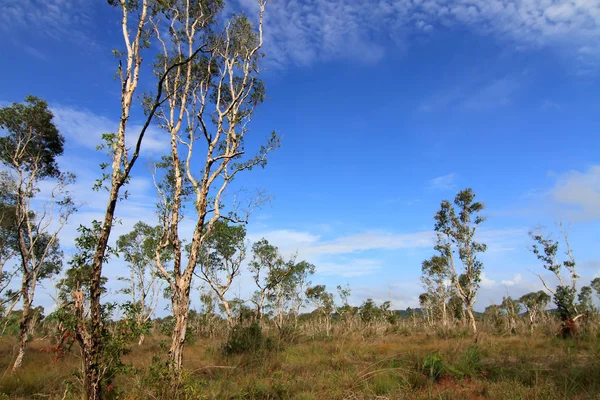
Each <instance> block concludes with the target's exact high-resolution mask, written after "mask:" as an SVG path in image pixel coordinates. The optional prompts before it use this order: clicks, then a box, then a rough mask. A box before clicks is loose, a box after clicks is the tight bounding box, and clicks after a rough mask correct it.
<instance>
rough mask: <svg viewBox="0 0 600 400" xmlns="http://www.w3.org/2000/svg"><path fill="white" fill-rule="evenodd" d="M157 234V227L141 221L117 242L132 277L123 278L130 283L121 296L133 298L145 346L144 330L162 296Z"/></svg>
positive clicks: (133, 306) (141, 337) (136, 317)
mask: <svg viewBox="0 0 600 400" xmlns="http://www.w3.org/2000/svg"><path fill="white" fill-rule="evenodd" d="M158 235H159V231H158V229H157V228H156V227H152V226H150V225H148V224H146V223H144V222H141V221H140V222H137V223H136V224H135V225H134V226H133V230H132V231H131V232H129V233H127V234H124V235H121V236H120V237H119V239H118V240H117V243H116V244H117V247H116V251H117V252H118V253H120V254H121V255H122V256H123V260H124V261H125V262H126V263H127V264H128V267H129V276H125V277H120V278H119V280H121V281H124V282H126V283H127V286H126V287H125V288H123V289H121V293H124V294H126V295H128V296H130V297H131V300H130V306H131V308H132V311H133V312H134V314H135V322H136V324H137V329H138V330H139V331H140V332H141V334H140V337H139V341H138V344H139V345H142V344H143V343H144V338H145V335H144V331H145V330H146V329H144V327H145V326H147V325H148V323H149V321H150V318H152V315H153V314H154V310H155V309H156V306H157V304H158V300H159V298H160V297H161V294H162V285H161V282H160V280H159V275H158V269H157V268H156V261H155V254H154V250H155V248H156V246H157V242H158V239H159V237H158Z"/></svg>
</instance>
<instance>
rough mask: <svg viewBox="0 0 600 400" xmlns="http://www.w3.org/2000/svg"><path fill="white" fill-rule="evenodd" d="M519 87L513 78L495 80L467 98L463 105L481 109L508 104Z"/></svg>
mask: <svg viewBox="0 0 600 400" xmlns="http://www.w3.org/2000/svg"><path fill="white" fill-rule="evenodd" d="M518 89H519V85H518V84H517V82H516V81H515V80H513V79H508V78H504V79H498V80H494V81H492V82H490V83H488V84H486V85H484V86H483V87H481V88H479V89H478V90H477V91H475V92H474V93H472V94H471V95H470V96H469V97H468V98H466V99H465V100H464V101H463V103H462V106H463V107H465V108H466V109H468V110H474V111H480V110H488V109H495V108H500V107H504V106H507V105H509V104H510V103H511V101H512V96H513V95H514V94H515V92H516V91H517V90H518Z"/></svg>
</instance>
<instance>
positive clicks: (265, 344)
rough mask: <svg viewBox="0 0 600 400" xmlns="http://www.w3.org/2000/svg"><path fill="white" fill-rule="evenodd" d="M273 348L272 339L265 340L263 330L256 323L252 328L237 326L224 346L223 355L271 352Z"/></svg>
mask: <svg viewBox="0 0 600 400" xmlns="http://www.w3.org/2000/svg"><path fill="white" fill-rule="evenodd" d="M272 347H273V341H272V340H271V338H267V339H265V338H263V334H262V329H261V328H260V325H258V323H256V322H254V323H252V325H250V326H242V325H237V326H235V327H234V328H233V329H232V330H231V333H230V334H229V339H228V340H227V341H226V342H225V343H224V344H223V353H224V354H225V355H229V354H239V353H247V352H255V351H257V350H259V349H266V350H269V349H271V348H272Z"/></svg>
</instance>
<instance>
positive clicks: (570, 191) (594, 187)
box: [550, 165, 600, 221]
mask: <svg viewBox="0 0 600 400" xmlns="http://www.w3.org/2000/svg"><path fill="white" fill-rule="evenodd" d="M550 193H551V198H552V200H553V201H554V202H555V203H556V204H557V205H558V207H559V213H560V214H562V215H563V216H564V217H566V218H568V219H569V220H572V221H591V220H597V219H600V165H593V166H591V167H590V168H589V169H588V170H587V171H585V172H580V171H570V172H567V173H565V174H562V175H559V176H558V178H557V182H556V184H555V186H554V188H553V189H552V190H551V192H550Z"/></svg>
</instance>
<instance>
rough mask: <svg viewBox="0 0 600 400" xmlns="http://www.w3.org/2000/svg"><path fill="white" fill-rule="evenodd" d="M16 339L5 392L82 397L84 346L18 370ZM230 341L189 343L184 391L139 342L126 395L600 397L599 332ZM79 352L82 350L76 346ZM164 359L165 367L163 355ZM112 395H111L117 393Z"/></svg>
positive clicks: (1, 386) (0, 346) (3, 343)
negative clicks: (160, 373)
mask: <svg viewBox="0 0 600 400" xmlns="http://www.w3.org/2000/svg"><path fill="white" fill-rule="evenodd" d="M15 345H16V343H15V342H14V341H13V340H9V339H6V338H4V339H2V340H0V368H2V370H1V371H0V373H1V374H2V375H1V376H0V399H2V398H10V399H31V398H50V399H62V398H63V395H65V393H66V396H65V397H64V398H65V399H75V398H80V387H81V383H80V381H79V380H78V378H77V372H78V368H79V366H80V361H79V359H78V357H77V356H76V354H71V355H67V356H66V357H64V358H62V359H60V360H57V361H53V356H52V354H48V353H44V352H41V351H40V350H41V349H43V348H44V347H47V346H49V344H48V343H47V342H44V341H34V342H32V346H31V347H30V350H29V352H28V353H27V355H26V357H25V363H24V367H23V369H22V370H21V371H19V372H18V373H16V374H13V373H11V372H10V361H11V358H12V354H13V353H14V349H15ZM221 348H222V343H219V342H218V341H216V340H210V341H209V340H203V339H198V340H197V341H196V342H195V343H194V344H192V345H189V346H188V347H187V348H186V354H185V371H186V372H185V374H184V381H183V384H182V388H181V390H180V391H179V393H178V394H177V396H172V395H170V394H168V393H167V391H166V390H164V389H165V383H164V382H162V383H160V382H159V381H158V380H157V379H156V377H155V376H153V375H152V374H153V373H156V371H155V372H152V371H153V370H152V368H150V366H151V365H152V358H153V356H155V355H157V354H161V353H160V352H161V348H160V346H159V344H158V340H157V339H156V338H152V337H150V338H148V340H147V343H145V344H144V345H143V346H141V347H137V346H133V352H132V353H131V354H130V355H128V356H127V358H126V361H127V362H128V363H130V364H132V365H133V366H134V367H135V368H136V371H137V372H135V373H131V374H128V375H124V376H121V377H119V378H118V379H117V380H116V381H115V383H114V388H113V389H112V391H111V393H110V396H112V397H113V398H119V399H139V398H157V399H161V398H163V399H169V400H174V399H176V398H177V399H373V398H380V399H460V400H465V399H540V400H541V399H595V398H600V344H599V343H598V339H596V338H592V337H589V338H579V339H573V340H556V339H554V338H548V337H544V336H533V337H532V336H527V337H495V336H485V335H482V336H480V338H479V341H478V343H477V344H473V342H472V340H471V339H469V338H464V337H460V336H453V337H452V336H449V335H446V336H445V338H443V339H440V337H439V336H438V335H436V334H432V335H425V334H413V335H411V336H406V335H404V334H388V335H385V336H381V337H373V338H369V340H368V341H367V340H364V339H363V338H362V337H361V336H360V335H358V334H357V335H354V336H352V335H350V336H348V335H345V336H344V337H343V338H342V337H340V338H337V337H334V338H330V339H327V340H321V339H310V338H306V337H305V338H302V339H299V340H296V341H295V343H293V344H286V343H280V345H278V346H274V348H273V349H272V350H264V349H260V351H256V352H252V351H251V352H246V353H240V354H230V355H227V354H225V353H223V352H222V351H220V350H219V349H221ZM73 350H74V351H75V349H73ZM156 365H158V367H157V368H160V365H161V364H160V363H158V364H156ZM110 396H109V398H110Z"/></svg>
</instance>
